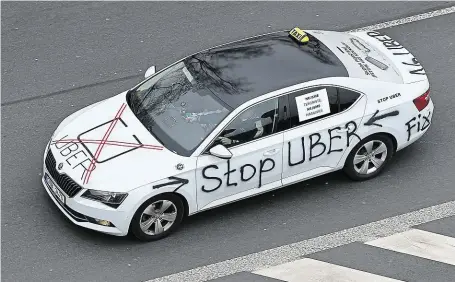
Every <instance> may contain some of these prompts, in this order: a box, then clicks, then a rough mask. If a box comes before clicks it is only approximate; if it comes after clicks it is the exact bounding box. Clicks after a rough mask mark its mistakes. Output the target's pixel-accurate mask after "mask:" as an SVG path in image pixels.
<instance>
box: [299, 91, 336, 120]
mask: <svg viewBox="0 0 455 282" xmlns="http://www.w3.org/2000/svg"><path fill="white" fill-rule="evenodd" d="M295 103H296V104H297V111H298V113H299V121H301V122H302V121H305V120H308V119H312V118H315V117H318V116H322V115H325V114H328V113H330V105H329V97H328V96H327V90H326V89H321V90H318V91H314V92H311V93H308V94H305V95H301V96H298V97H295Z"/></svg>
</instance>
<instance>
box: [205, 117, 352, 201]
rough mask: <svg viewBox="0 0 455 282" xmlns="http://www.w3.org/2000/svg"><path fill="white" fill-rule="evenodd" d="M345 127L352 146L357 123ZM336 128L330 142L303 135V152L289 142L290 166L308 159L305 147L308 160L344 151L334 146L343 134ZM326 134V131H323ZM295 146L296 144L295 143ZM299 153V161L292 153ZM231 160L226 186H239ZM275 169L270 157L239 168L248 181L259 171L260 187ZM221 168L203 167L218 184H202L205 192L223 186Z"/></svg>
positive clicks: (241, 177) (208, 175) (316, 136)
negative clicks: (294, 158) (219, 175)
mask: <svg viewBox="0 0 455 282" xmlns="http://www.w3.org/2000/svg"><path fill="white" fill-rule="evenodd" d="M344 128H345V129H346V130H345V131H344V133H343V135H344V136H345V138H346V139H347V141H346V146H347V147H349V146H350V142H351V141H350V139H351V137H353V136H354V137H356V138H358V139H359V140H360V137H359V136H358V135H357V134H356V133H355V132H356V130H357V124H356V123H355V122H354V121H350V122H348V123H346V124H345V126H344ZM335 130H341V127H339V126H337V127H334V128H330V129H328V130H327V134H328V135H329V138H328V140H329V141H328V142H326V143H327V144H326V143H324V142H323V138H322V135H321V133H313V134H310V135H309V136H308V137H307V138H306V137H301V138H300V142H299V143H301V145H298V146H299V147H301V148H302V150H301V152H299V151H300V150H295V149H294V150H293V149H292V148H293V144H292V143H291V142H288V165H289V166H290V167H292V166H297V165H300V164H303V163H304V162H305V161H306V153H305V148H309V150H308V151H309V153H308V161H309V162H311V161H312V160H314V159H317V158H319V157H321V156H322V155H323V154H331V153H334V152H343V148H334V146H333V144H332V142H333V140H336V139H341V138H342V136H341V135H337V134H336V133H334V131H335ZM322 134H324V133H322ZM305 140H308V141H307V142H308V144H307V146H308V147H306V146H305ZM294 146H295V145H294ZM297 152H298V154H299V155H300V156H301V157H300V159H299V160H298V161H294V162H293V161H292V159H293V158H292V154H296V153H297ZM231 165H232V164H231V162H230V160H227V170H226V172H225V173H224V174H223V175H224V176H227V177H226V183H225V185H226V187H229V186H237V185H238V183H236V182H232V178H231V177H232V175H233V174H234V173H235V172H236V171H237V168H234V169H233V168H232V167H231ZM273 169H275V161H274V160H273V159H270V158H266V159H262V160H260V161H259V165H258V166H255V165H253V164H249V163H246V164H242V165H241V166H240V167H239V168H238V171H239V174H240V180H241V181H242V182H248V181H250V180H251V179H253V177H254V176H255V175H256V173H257V172H258V175H259V186H258V188H260V187H261V186H262V184H263V183H262V179H263V175H264V174H265V173H267V172H270V171H272V170H273ZM217 170H219V167H218V166H217V165H208V166H206V167H204V168H203V169H202V178H204V179H207V180H216V181H217V184H216V185H215V186H214V187H206V185H202V187H201V190H202V191H204V192H207V193H209V192H214V191H216V190H218V189H219V188H220V187H221V186H223V179H222V178H220V177H217V176H215V173H216V172H217Z"/></svg>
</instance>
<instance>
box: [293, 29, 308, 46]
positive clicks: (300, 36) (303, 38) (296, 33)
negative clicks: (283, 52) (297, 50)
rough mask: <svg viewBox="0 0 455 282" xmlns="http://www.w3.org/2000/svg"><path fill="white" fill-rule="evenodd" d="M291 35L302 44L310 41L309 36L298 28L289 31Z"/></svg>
mask: <svg viewBox="0 0 455 282" xmlns="http://www.w3.org/2000/svg"><path fill="white" fill-rule="evenodd" d="M289 35H290V36H291V37H292V38H294V39H295V40H297V41H298V42H300V43H306V42H308V41H310V38H308V35H307V34H306V33H305V31H303V30H302V29H300V28H298V27H294V28H293V29H292V30H291V31H289Z"/></svg>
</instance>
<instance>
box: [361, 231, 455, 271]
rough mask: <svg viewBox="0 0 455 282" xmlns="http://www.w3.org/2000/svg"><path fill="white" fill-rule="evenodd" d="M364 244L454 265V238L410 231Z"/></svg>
mask: <svg viewBox="0 0 455 282" xmlns="http://www.w3.org/2000/svg"><path fill="white" fill-rule="evenodd" d="M365 244H367V245H370V246H375V247H379V248H382V249H387V250H391V251H395V252H399V253H405V254H408V255H412V256H417V257H422V258H426V259H431V260H435V261H439V262H443V263H447V264H452V265H455V238H452V237H448V236H444V235H440V234H436V233H432V232H428V231H423V230H418V229H411V230H408V231H405V232H402V233H398V234H394V235H391V236H388V237H384V238H380V239H377V240H374V241H371V242H367V243H365Z"/></svg>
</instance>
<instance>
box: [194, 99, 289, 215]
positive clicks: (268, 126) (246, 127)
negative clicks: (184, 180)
mask: <svg viewBox="0 0 455 282" xmlns="http://www.w3.org/2000/svg"><path fill="white" fill-rule="evenodd" d="M278 100H279V99H278V98H274V99H270V100H267V101H263V102H260V103H259V104H256V105H254V106H252V107H249V108H247V109H246V110H244V111H243V112H242V113H240V114H239V115H238V116H236V117H235V118H234V119H233V121H232V122H230V123H229V125H228V126H227V127H226V128H225V129H224V131H223V133H222V134H220V135H219V136H218V137H217V138H216V141H215V143H214V144H213V145H212V147H213V146H215V145H217V144H223V145H224V146H225V147H226V148H228V149H229V150H230V151H231V153H232V158H231V159H228V160H225V159H221V158H218V157H215V156H212V155H210V154H209V153H205V154H202V155H201V156H200V157H199V158H198V161H197V170H196V183H197V202H198V209H199V210H202V209H207V208H210V207H213V206H218V205H221V204H224V203H226V202H230V201H233V200H237V199H238V198H242V197H244V196H247V195H248V196H249V195H251V194H256V193H260V192H261V191H263V190H262V189H268V188H269V187H276V186H280V185H281V173H282V167H283V163H282V159H283V133H282V132H281V130H280V122H281V121H280V120H281V114H280V112H281V111H280V110H279V106H280V105H279V103H278Z"/></svg>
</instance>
